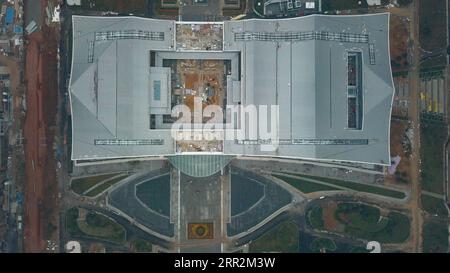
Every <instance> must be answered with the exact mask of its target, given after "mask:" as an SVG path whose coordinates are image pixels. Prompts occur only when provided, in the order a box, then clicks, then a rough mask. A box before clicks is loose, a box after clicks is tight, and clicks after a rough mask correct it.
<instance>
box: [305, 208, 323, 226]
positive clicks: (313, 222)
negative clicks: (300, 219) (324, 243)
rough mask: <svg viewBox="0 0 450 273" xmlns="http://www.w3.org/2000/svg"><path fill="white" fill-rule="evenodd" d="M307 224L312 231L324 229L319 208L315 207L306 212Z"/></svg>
mask: <svg viewBox="0 0 450 273" xmlns="http://www.w3.org/2000/svg"><path fill="white" fill-rule="evenodd" d="M308 223H309V225H310V226H311V227H312V228H314V229H323V228H324V222H323V214H322V207H321V206H315V207H313V208H312V209H311V210H310V211H309V212H308Z"/></svg>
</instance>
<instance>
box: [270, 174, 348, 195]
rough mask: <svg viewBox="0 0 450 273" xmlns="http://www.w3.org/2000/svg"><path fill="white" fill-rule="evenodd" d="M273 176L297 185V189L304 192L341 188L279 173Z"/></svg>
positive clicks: (294, 185)
mask: <svg viewBox="0 0 450 273" xmlns="http://www.w3.org/2000/svg"><path fill="white" fill-rule="evenodd" d="M272 176H274V177H276V178H278V179H281V180H283V181H284V182H286V183H288V184H289V185H291V186H293V187H295V188H296V189H298V190H299V191H301V192H303V193H311V192H317V191H338V190H340V189H338V188H334V187H331V186H327V185H322V184H318V183H314V182H309V181H306V180H303V179H298V178H292V177H287V176H283V175H277V174H272Z"/></svg>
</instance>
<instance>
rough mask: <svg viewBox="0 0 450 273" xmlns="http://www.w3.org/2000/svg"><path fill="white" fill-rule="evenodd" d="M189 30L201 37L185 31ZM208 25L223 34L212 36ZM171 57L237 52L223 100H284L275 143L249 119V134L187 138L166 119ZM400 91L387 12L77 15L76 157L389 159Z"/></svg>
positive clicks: (220, 56) (223, 56)
mask: <svg viewBox="0 0 450 273" xmlns="http://www.w3.org/2000/svg"><path fill="white" fill-rule="evenodd" d="M205 26H206V27H207V28H205ZM183 28H185V29H186V28H187V29H190V31H191V32H192V33H193V37H190V38H189V37H187V38H186V37H180V35H181V33H182V30H183ZM205 29H209V30H210V31H212V32H213V34H214V35H218V36H219V37H218V38H214V43H210V44H206V45H205V44H202V40H201V39H202V38H201V37H202V36H201V35H205V33H204V32H205ZM196 33H197V34H198V35H199V37H200V38H199V37H196V36H195V35H197V34H196ZM206 36H208V34H206ZM166 60H223V61H224V62H226V67H227V69H226V71H225V72H224V75H223V76H224V80H223V83H224V87H225V90H226V91H225V94H224V97H225V98H226V101H224V103H223V105H231V106H232V105H234V106H237V105H239V106H248V105H255V106H256V107H257V108H258V107H259V106H262V105H267V106H269V108H270V106H271V105H278V106H279V111H278V112H277V114H276V115H274V117H275V119H276V121H278V123H277V125H276V126H272V127H273V128H271V129H273V130H274V131H275V132H276V136H277V137H276V141H275V140H274V139H272V142H270V141H269V142H267V139H263V138H261V137H260V135H257V136H256V139H254V138H252V137H250V135H251V134H250V133H249V130H250V128H252V126H253V125H254V124H253V122H249V121H246V122H244V123H242V124H243V125H242V126H237V127H233V128H240V129H242V130H243V131H244V137H243V138H240V139H225V138H224V139H220V138H219V139H217V140H215V141H214V142H211V143H210V144H205V143H204V142H201V141H200V142H199V143H201V144H198V143H195V141H192V143H194V146H195V145H197V144H198V145H199V146H201V147H203V149H199V150H197V151H192V150H189V149H188V150H185V149H183V148H180V147H181V146H182V144H180V143H178V141H177V140H175V139H174V138H173V137H172V130H171V128H172V127H171V123H170V122H169V121H167V120H168V115H170V113H171V111H172V106H173V105H175V104H176V98H177V94H175V93H174V92H176V91H174V90H176V89H177V88H178V87H177V86H174V83H175V82H177V80H178V81H179V79H178V76H177V75H174V73H173V68H170V67H169V66H167V65H166ZM184 92H186V91H184ZM194 92H195V91H194ZM393 94H394V87H393V82H392V73H391V68H390V56H389V14H387V13H384V14H372V15H355V16H329V15H311V16H306V17H299V18H292V19H276V20H258V19H251V20H242V21H226V22H223V23H198V22H197V23H196V22H192V23H186V22H175V21H167V20H155V19H146V18H138V17H86V16H73V63H72V74H71V80H70V98H71V108H72V121H73V126H72V130H73V132H72V159H73V160H75V161H84V160H87V161H91V160H105V159H113V158H120V159H122V158H143V157H151V156H170V155H177V154H202V155H204V154H223V155H237V156H239V155H246V156H266V157H285V158H302V159H311V160H325V161H337V162H342V161H344V162H361V163H370V164H378V165H388V164H389V163H390V154H389V128H390V115H391V107H392V99H393ZM178 95H179V94H178ZM271 117H272V116H271ZM225 119H226V121H225V123H227V124H230V123H232V124H233V122H236V121H237V122H239V121H240V120H241V119H242V115H241V116H239V115H237V116H235V115H230V114H228V115H225ZM242 120H244V119H242ZM268 143H269V144H277V145H273V147H272V146H270V147H272V148H267V144H268ZM183 144H186V143H183ZM189 145H190V144H189V143H188V146H189ZM191 146H192V145H191ZM205 147H206V148H205ZM211 147H214V148H211Z"/></svg>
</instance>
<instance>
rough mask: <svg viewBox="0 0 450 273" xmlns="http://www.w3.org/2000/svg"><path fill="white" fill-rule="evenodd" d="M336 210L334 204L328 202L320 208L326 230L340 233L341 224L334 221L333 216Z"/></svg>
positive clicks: (335, 204)
mask: <svg viewBox="0 0 450 273" xmlns="http://www.w3.org/2000/svg"><path fill="white" fill-rule="evenodd" d="M336 208H337V203H336V202H328V203H327V204H326V205H324V206H323V208H322V215H323V222H324V227H325V229H326V230H331V231H340V230H341V228H342V227H341V224H340V223H339V222H338V220H336V217H335V215H334V213H335V211H336Z"/></svg>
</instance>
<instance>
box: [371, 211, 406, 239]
mask: <svg viewBox="0 0 450 273" xmlns="http://www.w3.org/2000/svg"><path fill="white" fill-rule="evenodd" d="M387 218H388V223H387V225H386V227H385V228H384V229H383V230H380V231H379V232H377V233H375V234H374V235H373V237H371V238H370V240H375V241H378V242H380V243H391V244H396V243H403V242H404V241H406V240H408V238H409V234H410V229H411V222H410V220H409V218H408V217H407V216H406V215H404V214H402V213H398V212H391V213H389V214H388V216H387Z"/></svg>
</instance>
